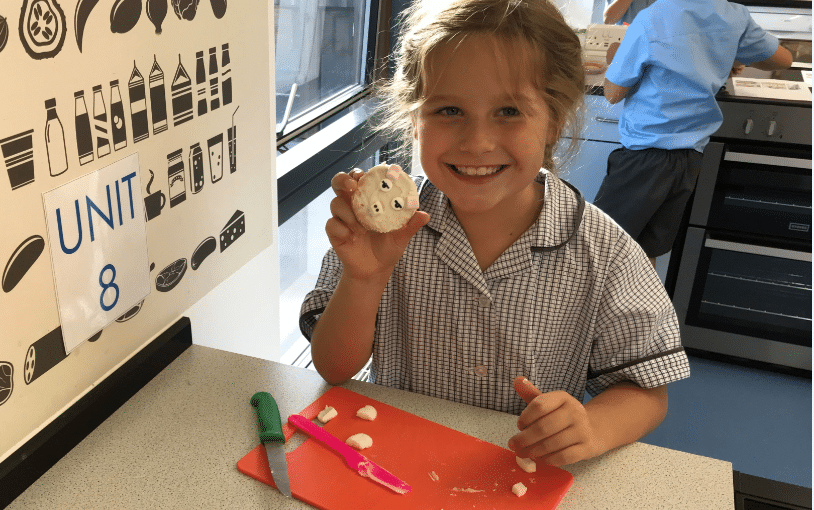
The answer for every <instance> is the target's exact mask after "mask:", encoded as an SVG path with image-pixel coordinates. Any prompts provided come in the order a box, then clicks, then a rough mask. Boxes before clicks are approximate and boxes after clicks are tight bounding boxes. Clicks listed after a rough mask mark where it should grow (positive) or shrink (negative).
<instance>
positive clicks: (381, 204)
mask: <svg viewBox="0 0 814 510" xmlns="http://www.w3.org/2000/svg"><path fill="white" fill-rule="evenodd" d="M351 205H352V206H353V214H354V215H356V219H357V220H359V223H361V224H362V226H363V227H365V228H366V229H368V230H373V231H376V232H382V233H385V232H391V231H393V230H398V229H400V228H402V227H404V225H406V224H407V222H408V221H410V218H412V217H413V214H414V213H415V212H416V211H417V210H418V188H416V185H415V182H414V181H413V179H412V178H411V177H410V176H409V175H407V174H406V173H404V172H403V171H402V170H401V167H399V166H398V165H388V164H387V163H383V164H381V165H376V166H374V167H373V168H371V169H370V170H368V171H367V173H365V174H364V175H363V176H362V177H361V178H360V179H359V182H358V184H357V188H356V191H354V193H353V196H352V197H351Z"/></svg>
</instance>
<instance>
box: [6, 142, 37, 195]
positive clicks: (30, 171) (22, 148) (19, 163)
mask: <svg viewBox="0 0 814 510" xmlns="http://www.w3.org/2000/svg"><path fill="white" fill-rule="evenodd" d="M0 150H1V151H2V152H3V158H5V160H6V170H7V171H8V180H9V182H10V183H11V189H13V190H14V189H17V188H19V187H21V186H25V185H26V184H31V183H32V182H34V130H33V129H29V130H28V131H24V132H22V133H18V134H16V135H14V136H10V137H8V138H5V139H3V140H0Z"/></svg>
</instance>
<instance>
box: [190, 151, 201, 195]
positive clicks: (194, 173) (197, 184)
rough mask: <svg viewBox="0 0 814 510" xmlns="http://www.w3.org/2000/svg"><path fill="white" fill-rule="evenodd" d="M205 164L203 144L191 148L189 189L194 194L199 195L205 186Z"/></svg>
mask: <svg viewBox="0 0 814 510" xmlns="http://www.w3.org/2000/svg"><path fill="white" fill-rule="evenodd" d="M203 166H204V162H203V151H202V150H201V144H199V143H196V144H195V145H193V146H192V147H190V148H189V178H190V183H189V187H190V189H192V193H198V192H200V191H201V190H202V189H203V186H204V169H203Z"/></svg>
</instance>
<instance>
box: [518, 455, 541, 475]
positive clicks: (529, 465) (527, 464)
mask: <svg viewBox="0 0 814 510" xmlns="http://www.w3.org/2000/svg"><path fill="white" fill-rule="evenodd" d="M515 459H517V465H518V466H520V468H521V469H522V470H523V471H525V472H526V473H535V472H537V463H536V462H534V461H533V460H531V459H521V458H520V457H517V456H515Z"/></svg>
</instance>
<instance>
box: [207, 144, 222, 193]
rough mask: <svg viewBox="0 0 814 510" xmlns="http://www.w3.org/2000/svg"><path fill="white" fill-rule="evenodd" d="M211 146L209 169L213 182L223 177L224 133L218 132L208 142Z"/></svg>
mask: <svg viewBox="0 0 814 510" xmlns="http://www.w3.org/2000/svg"><path fill="white" fill-rule="evenodd" d="M206 144H207V146H208V147H209V171H210V173H211V174H212V182H213V183H214V182H218V181H219V180H221V178H223V133H218V134H217V135H215V136H213V137H212V138H210V139H209V140H207V142H206Z"/></svg>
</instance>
